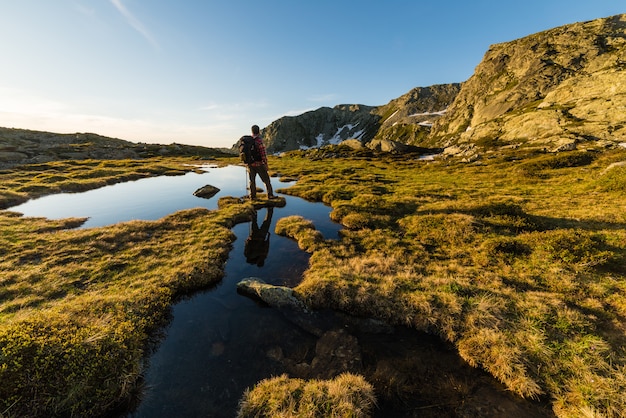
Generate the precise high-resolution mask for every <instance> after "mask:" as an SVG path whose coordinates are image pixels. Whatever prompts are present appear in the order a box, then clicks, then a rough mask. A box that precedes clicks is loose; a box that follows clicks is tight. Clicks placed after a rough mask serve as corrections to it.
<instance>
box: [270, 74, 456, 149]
mask: <svg viewBox="0 0 626 418" xmlns="http://www.w3.org/2000/svg"><path fill="white" fill-rule="evenodd" d="M459 90H460V84H458V83H455V84H443V85H437V86H431V87H417V88H415V89H413V90H411V91H410V92H408V93H407V94H405V95H403V96H401V97H399V98H397V99H394V100H392V101H391V102H389V103H388V104H386V105H384V106H364V105H339V106H335V107H334V108H329V107H322V108H320V109H317V110H314V111H310V112H306V113H303V114H302V115H298V116H285V117H283V118H280V119H278V120H276V121H274V122H272V123H271V124H270V125H269V126H268V127H266V128H265V129H264V130H263V138H264V139H265V141H266V145H267V147H268V150H269V151H270V152H279V151H288V150H294V149H306V148H316V147H320V146H323V145H329V144H338V143H339V142H342V141H344V140H346V139H357V140H359V141H360V142H361V143H362V144H364V145H365V144H367V143H370V142H371V141H373V140H375V141H377V142H378V141H384V142H389V141H393V142H400V143H402V144H409V145H419V146H423V145H424V143H425V142H426V140H427V139H428V135H429V132H430V126H431V125H432V124H433V123H434V121H435V120H437V119H438V118H439V117H441V115H443V114H444V113H445V110H446V108H447V107H448V106H449V105H450V104H451V103H452V101H453V100H454V97H455V96H456V95H457V94H458V92H459Z"/></svg>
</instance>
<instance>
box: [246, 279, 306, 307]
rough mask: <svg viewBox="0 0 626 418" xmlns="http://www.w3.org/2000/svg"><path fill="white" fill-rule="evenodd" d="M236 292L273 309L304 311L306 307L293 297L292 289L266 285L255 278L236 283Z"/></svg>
mask: <svg viewBox="0 0 626 418" xmlns="http://www.w3.org/2000/svg"><path fill="white" fill-rule="evenodd" d="M237 290H238V291H239V292H241V293H243V294H245V295H248V296H251V297H255V298H258V299H260V300H262V301H263V302H265V303H267V304H268V305H269V306H271V307H274V308H292V309H296V310H299V311H306V306H305V305H304V303H303V302H302V301H300V300H299V299H298V298H296V297H295V296H294V294H293V290H292V289H290V288H288V287H285V286H274V285H271V284H267V283H265V282H264V281H263V280H261V279H258V278H256V277H250V278H247V279H244V280H242V281H240V282H239V283H237Z"/></svg>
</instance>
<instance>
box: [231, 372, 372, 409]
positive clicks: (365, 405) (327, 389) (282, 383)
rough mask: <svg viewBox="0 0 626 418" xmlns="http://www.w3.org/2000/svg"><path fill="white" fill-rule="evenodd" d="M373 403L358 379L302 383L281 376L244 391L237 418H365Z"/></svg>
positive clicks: (348, 376)
mask: <svg viewBox="0 0 626 418" xmlns="http://www.w3.org/2000/svg"><path fill="white" fill-rule="evenodd" d="M375 403H376V398H375V395H374V389H373V387H372V385H370V384H369V383H368V382H367V381H365V379H364V378H363V377H361V376H357V375H353V374H350V373H345V374H342V375H339V376H337V377H336V378H334V379H331V380H315V379H313V380H302V379H290V378H289V377H287V376H286V375H282V376H278V377H274V378H270V379H265V380H263V381H261V382H259V383H258V384H257V385H256V386H255V387H254V388H253V389H251V390H248V391H246V393H245V394H244V396H243V398H242V400H241V401H240V405H239V412H238V414H237V416H238V417H240V418H248V417H284V418H305V417H307V418H316V417H317V418H327V417H336V418H366V417H370V416H371V414H372V411H373V408H374V406H375Z"/></svg>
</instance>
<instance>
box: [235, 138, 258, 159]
mask: <svg viewBox="0 0 626 418" xmlns="http://www.w3.org/2000/svg"><path fill="white" fill-rule="evenodd" d="M239 157H240V158H241V161H242V162H243V163H245V164H248V165H250V164H252V163H253V162H255V161H261V153H260V152H259V150H258V148H257V146H256V141H255V140H254V138H253V137H252V136H250V135H244V136H242V137H241V138H240V139H239Z"/></svg>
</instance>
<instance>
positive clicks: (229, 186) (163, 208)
mask: <svg viewBox="0 0 626 418" xmlns="http://www.w3.org/2000/svg"><path fill="white" fill-rule="evenodd" d="M204 169H205V170H206V172H204V173H193V172H190V173H187V174H185V175H182V176H160V177H151V178H146V179H141V180H136V181H129V182H125V183H118V184H114V185H111V186H106V187H101V188H99V189H94V190H89V191H87V192H82V193H60V194H55V195H50V196H45V197H41V198H39V199H33V200H30V201H28V202H26V203H24V204H22V205H19V206H14V207H12V208H10V210H12V211H15V212H20V213H23V214H24V215H25V216H34V217H45V218H49V219H62V218H72V217H76V218H89V219H88V220H87V222H85V224H83V227H85V228H90V227H98V226H105V225H111V224H115V223H118V222H125V221H130V220H135V219H139V220H156V219H160V218H162V217H163V216H166V215H168V214H171V213H174V212H176V211H178V210H182V209H189V208H196V207H204V208H207V209H216V208H217V201H218V200H219V198H220V197H222V196H235V197H241V196H244V195H246V176H247V174H246V171H245V168H244V167H241V166H234V165H233V166H227V167H219V168H218V167H205V168H204ZM258 183H259V184H260V185H262V183H261V182H258ZM272 183H273V186H274V189H280V188H281V187H288V185H286V184H281V183H279V182H278V180H277V179H276V178H273V179H272ZM207 184H210V185H213V186H215V187H218V188H219V189H220V192H219V193H217V194H216V195H215V196H213V197H212V198H210V199H204V198H200V197H196V196H194V195H193V192H194V191H196V190H197V189H199V188H200V187H202V186H205V185H207ZM283 209H285V210H281V211H280V216H281V217H283V216H288V215H292V214H298V215H302V216H304V217H305V218H307V219H311V220H312V221H313V222H314V223H315V224H316V226H318V228H320V231H321V232H322V233H324V234H325V236H326V233H328V234H330V235H329V236H327V238H333V237H335V236H336V231H337V230H338V227H337V225H333V224H332V222H329V219H328V212H329V208H327V207H324V206H323V205H322V204H311V203H310V202H306V201H304V200H302V199H297V198H293V197H290V196H287V207H286V208H283Z"/></svg>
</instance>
